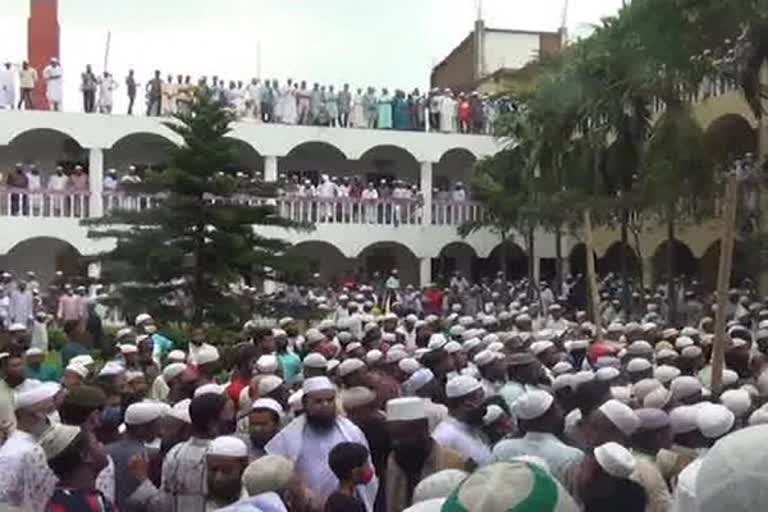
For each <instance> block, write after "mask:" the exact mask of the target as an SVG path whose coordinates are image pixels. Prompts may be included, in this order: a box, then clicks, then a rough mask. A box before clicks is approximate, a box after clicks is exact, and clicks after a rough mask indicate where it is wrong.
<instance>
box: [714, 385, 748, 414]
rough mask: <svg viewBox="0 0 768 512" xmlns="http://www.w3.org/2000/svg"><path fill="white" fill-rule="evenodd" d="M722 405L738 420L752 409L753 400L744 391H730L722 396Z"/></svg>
mask: <svg viewBox="0 0 768 512" xmlns="http://www.w3.org/2000/svg"><path fill="white" fill-rule="evenodd" d="M720 403H721V404H723V405H724V406H726V407H727V408H728V410H729V411H731V412H732V413H733V414H734V415H735V416H736V417H737V418H741V417H742V416H744V415H745V414H747V412H749V410H750V409H751V408H752V398H751V397H750V396H749V393H748V392H747V391H744V390H743V389H729V390H727V391H724V392H723V394H722V395H720Z"/></svg>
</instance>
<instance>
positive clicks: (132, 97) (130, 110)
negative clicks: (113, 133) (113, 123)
mask: <svg viewBox="0 0 768 512" xmlns="http://www.w3.org/2000/svg"><path fill="white" fill-rule="evenodd" d="M134 101H136V93H133V94H129V95H128V115H129V116H132V115H133V102H134Z"/></svg>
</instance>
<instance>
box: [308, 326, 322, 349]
mask: <svg viewBox="0 0 768 512" xmlns="http://www.w3.org/2000/svg"><path fill="white" fill-rule="evenodd" d="M304 338H306V340H307V344H308V345H312V344H315V343H320V342H321V341H323V340H325V335H324V334H323V333H321V332H320V330H319V329H315V328H312V329H307V332H306V333H304Z"/></svg>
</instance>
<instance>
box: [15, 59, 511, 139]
mask: <svg viewBox="0 0 768 512" xmlns="http://www.w3.org/2000/svg"><path fill="white" fill-rule="evenodd" d="M63 79H64V73H63V69H62V66H61V64H60V63H59V60H58V59H56V58H54V59H51V62H50V64H49V65H47V66H46V67H45V68H44V69H43V71H42V76H38V73H37V71H36V70H35V69H34V68H33V67H31V66H29V64H28V63H27V62H23V63H22V64H21V65H20V66H16V65H14V64H12V63H11V62H6V63H5V64H4V66H2V67H0V109H3V108H19V109H21V108H24V109H42V110H56V111H58V110H61V104H62V99H63V98H62V96H63V89H62V83H63ZM39 80H44V82H45V84H46V104H45V105H35V104H34V103H33V94H32V92H33V91H34V88H35V86H36V85H37V83H38V81H39ZM17 84H18V85H17ZM124 85H125V93H126V95H127V99H128V110H127V113H128V114H129V115H133V114H134V110H135V109H136V108H135V107H136V100H137V97H140V96H139V94H140V92H141V91H142V90H143V93H144V97H145V100H146V115H147V116H170V115H173V114H176V113H183V112H184V111H186V110H187V109H189V105H190V102H191V101H192V99H193V98H194V96H195V94H197V93H198V92H199V91H203V90H204V91H207V92H209V93H210V94H211V95H212V96H213V98H214V99H215V100H217V101H219V102H220V103H221V104H222V105H225V106H226V107H228V108H230V109H231V110H232V111H233V112H235V113H236V114H237V115H238V116H239V117H240V118H241V119H243V120H249V121H252V122H263V123H279V124H288V125H313V126H330V127H342V128H376V129H394V130H419V131H425V130H428V131H434V132H443V133H472V134H485V135H490V134H492V133H493V130H494V124H495V122H496V119H497V118H498V116H499V115H500V114H503V113H505V112H509V111H511V109H513V108H514V104H513V102H512V101H511V100H510V99H509V98H500V99H493V98H490V97H489V96H488V95H486V94H481V93H479V92H477V91H469V92H459V91H452V90H451V89H442V90H441V89H440V88H433V89H432V90H431V91H429V92H428V93H423V92H421V91H419V89H414V90H413V91H411V92H409V93H408V92H406V91H404V90H401V89H394V90H390V89H388V88H386V87H384V88H382V89H381V90H380V91H378V90H377V89H376V88H374V87H366V88H362V87H358V88H352V87H350V85H349V84H344V85H343V86H341V87H336V86H333V85H328V86H326V85H320V84H319V83H317V82H315V83H313V84H309V83H307V82H306V81H304V80H302V81H298V80H297V81H294V80H293V79H291V78H289V79H287V80H286V81H285V82H283V83H281V82H280V81H278V80H274V79H259V78H253V79H252V80H251V81H250V82H247V81H242V80H229V81H228V80H225V79H224V78H220V77H218V76H213V77H211V80H210V81H209V80H208V78H207V77H201V78H199V79H197V80H193V79H192V77H191V76H189V75H186V76H183V75H177V76H176V77H174V76H173V75H171V74H169V75H168V76H167V78H165V79H163V77H162V73H161V72H160V71H155V73H154V76H153V77H151V78H149V79H148V80H147V82H146V83H145V84H144V86H143V87H142V86H141V83H139V81H138V80H137V77H136V75H135V73H134V71H133V70H130V71H129V72H128V75H127V76H126V78H125V83H124ZM120 86H121V84H119V83H118V81H117V80H116V79H115V78H114V77H113V76H112V74H110V73H109V72H108V71H104V72H103V73H102V74H101V75H97V74H96V73H95V72H94V71H93V69H92V68H91V66H90V65H88V66H86V69H85V70H84V71H83V72H82V73H81V74H80V92H81V94H82V100H83V112H86V113H93V112H99V113H102V114H111V113H112V110H113V108H114V103H115V96H114V95H115V91H116V90H118V88H119V87H120ZM17 88H18V90H19V93H18V94H19V96H20V98H19V99H18V101H17V98H16V95H17V93H16V90H17Z"/></svg>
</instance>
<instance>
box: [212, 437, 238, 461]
mask: <svg viewBox="0 0 768 512" xmlns="http://www.w3.org/2000/svg"><path fill="white" fill-rule="evenodd" d="M207 453H208V455H220V456H223V457H237V458H241V457H248V445H246V444H245V441H243V440H242V439H240V438H239V437H235V436H219V437H217V438H216V439H214V440H213V441H211V444H209V445H208V452H207Z"/></svg>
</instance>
